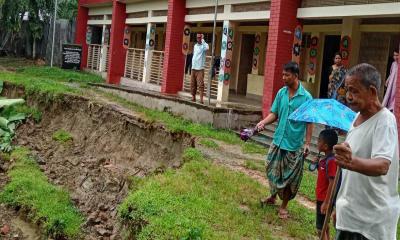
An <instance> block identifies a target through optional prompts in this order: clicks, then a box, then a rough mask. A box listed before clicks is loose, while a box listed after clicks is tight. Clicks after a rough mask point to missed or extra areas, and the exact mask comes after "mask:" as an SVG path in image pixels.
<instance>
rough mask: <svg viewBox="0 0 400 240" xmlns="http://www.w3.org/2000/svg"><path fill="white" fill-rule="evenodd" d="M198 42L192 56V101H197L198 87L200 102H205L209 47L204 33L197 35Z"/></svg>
mask: <svg viewBox="0 0 400 240" xmlns="http://www.w3.org/2000/svg"><path fill="white" fill-rule="evenodd" d="M196 39H197V43H196V44H195V45H194V48H193V58H192V75H191V78H190V89H191V92H192V101H193V102H195V101H196V93H197V88H198V89H199V92H200V103H204V101H203V96H204V66H205V63H206V52H207V51H208V49H209V46H208V44H207V43H206V42H205V41H204V35H203V34H200V33H198V34H197V36H196Z"/></svg>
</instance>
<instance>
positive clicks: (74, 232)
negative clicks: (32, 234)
mask: <svg viewBox="0 0 400 240" xmlns="http://www.w3.org/2000/svg"><path fill="white" fill-rule="evenodd" d="M11 158H12V159H14V160H15V165H14V167H13V168H12V169H11V170H10V171H9V174H8V176H9V177H10V182H9V183H8V184H7V185H6V186H5V187H4V189H3V191H2V192H1V193H0V202H2V203H5V204H8V205H10V206H13V207H23V208H25V209H28V210H30V216H32V220H33V221H34V222H36V223H38V224H40V225H41V226H42V227H43V228H44V230H45V231H46V233H47V234H48V235H49V236H52V237H53V238H60V239H62V237H63V236H64V237H68V238H69V239H78V238H79V236H80V234H81V230H80V228H81V226H82V224H83V217H82V216H81V215H80V213H79V212H78V210H77V209H76V208H75V207H73V205H72V202H71V200H70V198H69V195H68V193H67V192H66V191H65V190H63V189H61V188H59V187H56V186H53V185H51V184H50V183H49V182H48V180H47V178H46V176H45V175H44V173H43V172H42V171H41V170H40V169H39V167H38V165H37V164H36V162H35V161H34V160H33V159H32V158H31V157H30V156H29V150H27V149H25V148H17V149H15V150H14V151H13V153H12V154H11Z"/></svg>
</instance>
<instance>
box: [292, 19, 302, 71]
mask: <svg viewBox="0 0 400 240" xmlns="http://www.w3.org/2000/svg"><path fill="white" fill-rule="evenodd" d="M302 39H303V28H302V27H301V26H300V25H298V26H297V27H296V28H295V30H294V39H293V47H292V61H294V62H297V64H300V54H301V41H302Z"/></svg>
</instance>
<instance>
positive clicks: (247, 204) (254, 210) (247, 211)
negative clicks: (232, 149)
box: [119, 150, 314, 239]
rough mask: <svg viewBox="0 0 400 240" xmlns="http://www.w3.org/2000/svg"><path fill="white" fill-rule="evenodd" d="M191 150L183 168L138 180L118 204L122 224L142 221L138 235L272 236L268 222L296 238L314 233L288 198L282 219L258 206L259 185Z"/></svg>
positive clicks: (310, 221) (310, 222) (309, 219)
mask: <svg viewBox="0 0 400 240" xmlns="http://www.w3.org/2000/svg"><path fill="white" fill-rule="evenodd" d="M195 152H196V150H191V151H190V153H189V154H186V155H189V156H190V157H189V159H190V161H189V162H187V163H186V164H185V165H184V167H183V168H182V169H179V170H170V171H167V172H166V173H165V174H163V175H158V176H153V177H150V178H147V179H145V180H142V182H140V186H139V187H138V188H137V189H136V190H134V191H132V192H131V194H130V195H129V196H128V197H127V198H126V199H125V201H124V202H123V204H122V205H121V206H120V208H119V215H120V217H121V218H122V220H123V221H124V222H125V223H131V224H132V223H135V224H137V223H142V224H143V228H142V229H141V231H140V233H139V234H138V236H137V237H138V239H189V235H192V236H193V235H197V236H201V237H202V239H273V238H274V235H273V234H272V233H271V231H272V229H271V227H272V226H282V232H286V233H288V234H289V235H291V236H293V237H296V238H298V239H310V237H311V236H312V235H313V234H314V223H313V221H314V220H313V213H312V212H311V211H308V210H305V209H304V208H302V207H299V205H298V204H297V203H293V204H291V209H290V210H291V212H292V214H293V216H292V218H291V219H290V220H288V221H287V222H282V221H281V220H279V219H278V218H277V217H276V208H275V207H269V208H264V209H263V208H261V207H260V204H259V199H261V198H262V197H263V196H264V195H265V188H264V187H263V186H261V185H260V184H259V183H257V182H255V181H254V180H252V179H250V178H249V177H247V176H245V175H243V174H240V173H235V172H232V171H229V170H228V169H226V168H224V167H221V166H216V165H213V164H212V163H210V162H208V161H206V160H204V159H202V157H201V155H200V154H199V153H195ZM145 223H147V224H145ZM131 226H132V225H131ZM194 233H196V234H194Z"/></svg>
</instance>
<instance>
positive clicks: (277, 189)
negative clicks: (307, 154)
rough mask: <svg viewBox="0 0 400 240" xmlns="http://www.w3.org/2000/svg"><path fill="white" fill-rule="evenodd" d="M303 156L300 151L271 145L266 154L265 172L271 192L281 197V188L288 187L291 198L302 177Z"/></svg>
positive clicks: (297, 188)
mask: <svg viewBox="0 0 400 240" xmlns="http://www.w3.org/2000/svg"><path fill="white" fill-rule="evenodd" d="M303 165H304V158H303V153H302V151H300V150H298V151H293V152H292V151H287V150H284V149H280V148H279V147H278V146H276V145H272V146H271V147H270V149H269V152H268V154H267V161H266V174H267V179H268V182H269V186H270V190H271V194H272V195H275V194H278V195H279V197H280V198H281V199H283V190H284V189H285V188H286V187H289V188H290V192H291V193H290V198H289V199H293V198H294V197H295V196H296V194H297V191H298V190H299V187H300V183H301V179H302V178H303Z"/></svg>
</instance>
